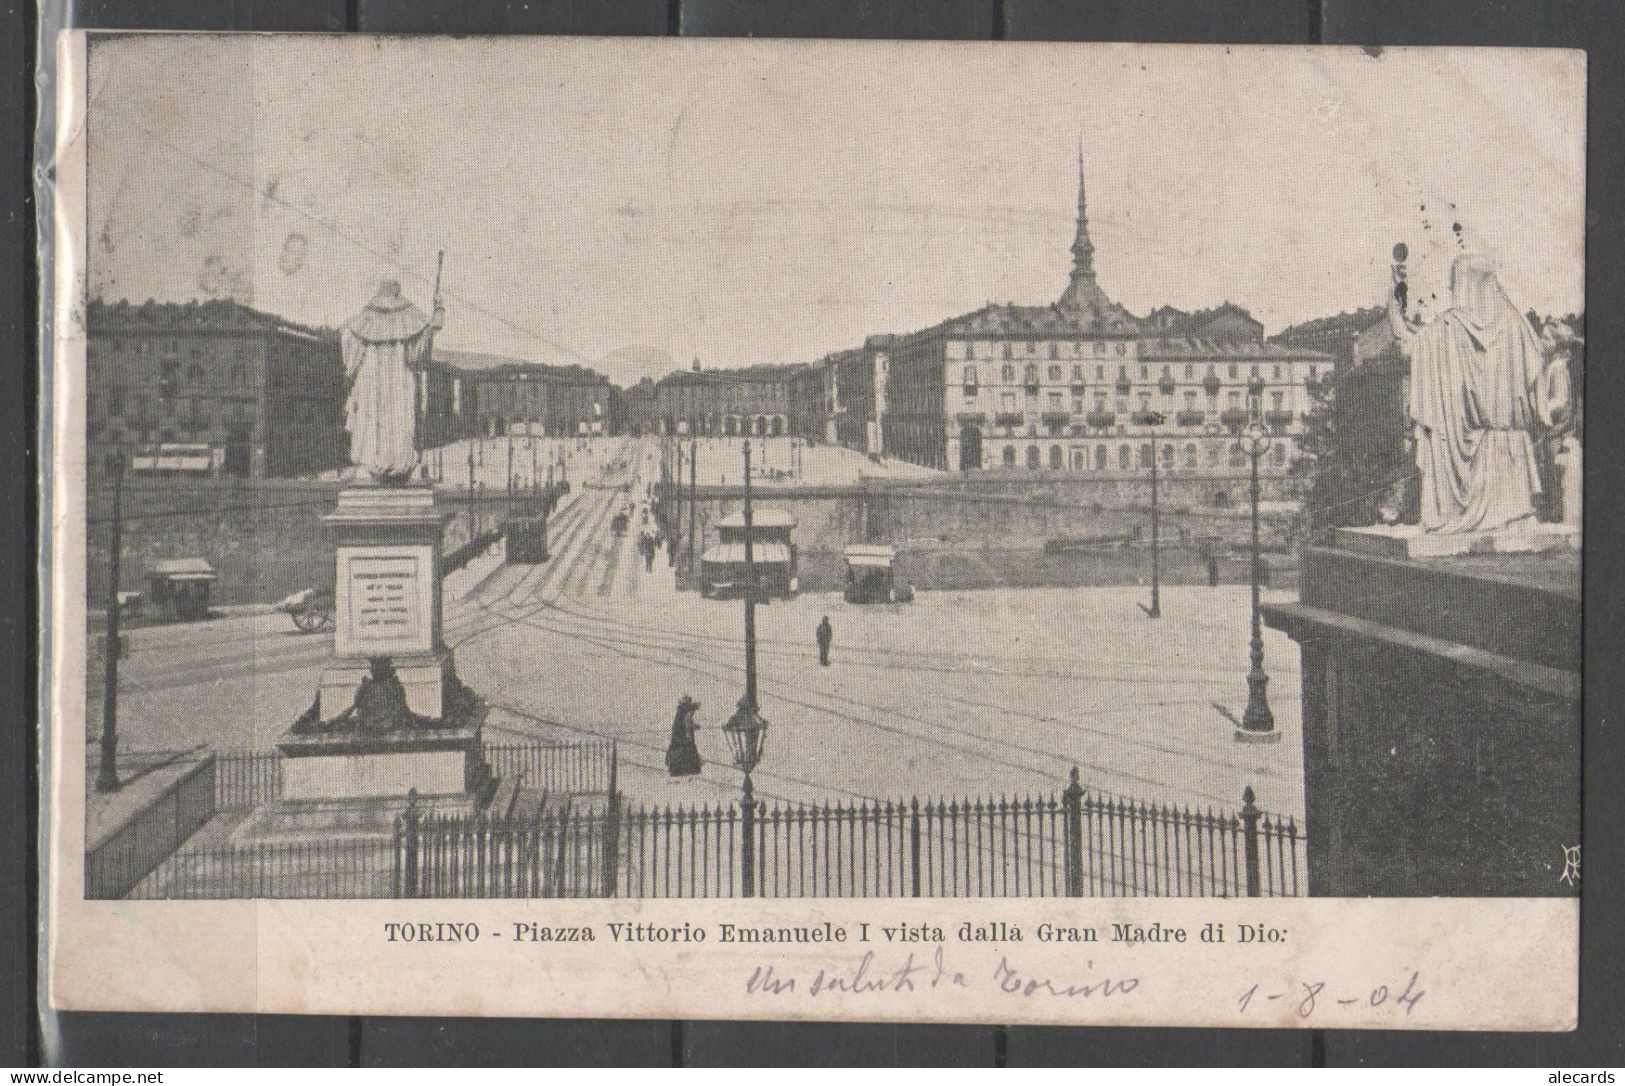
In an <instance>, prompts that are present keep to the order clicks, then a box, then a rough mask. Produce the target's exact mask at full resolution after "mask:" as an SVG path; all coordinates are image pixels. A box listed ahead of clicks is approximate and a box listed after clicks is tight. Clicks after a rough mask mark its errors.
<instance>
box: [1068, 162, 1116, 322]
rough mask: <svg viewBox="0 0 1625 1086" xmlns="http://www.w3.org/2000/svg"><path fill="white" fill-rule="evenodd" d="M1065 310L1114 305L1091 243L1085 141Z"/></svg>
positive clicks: (1079, 168) (1080, 165)
mask: <svg viewBox="0 0 1625 1086" xmlns="http://www.w3.org/2000/svg"><path fill="white" fill-rule="evenodd" d="M1057 304H1058V305H1059V306H1060V307H1061V308H1063V309H1072V310H1084V309H1094V310H1096V311H1099V310H1101V309H1104V308H1106V306H1108V305H1109V304H1110V303H1109V302H1108V301H1107V299H1106V296H1105V295H1104V294H1102V293H1101V290H1100V284H1098V283H1096V282H1095V244H1094V242H1092V241H1090V240H1089V211H1088V205H1087V201H1086V198H1085V195H1084V180H1083V141H1082V140H1081V139H1080V140H1079V141H1078V233H1077V236H1076V237H1075V238H1073V239H1072V277H1071V282H1069V283H1068V284H1067V287H1066V290H1065V291H1064V292H1063V293H1062V294H1061V300H1060V301H1059V302H1058V303H1057Z"/></svg>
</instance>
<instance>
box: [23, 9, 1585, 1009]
mask: <svg viewBox="0 0 1625 1086" xmlns="http://www.w3.org/2000/svg"><path fill="white" fill-rule="evenodd" d="M58 53H59V69H58V75H59V78H58V82H57V85H58V92H59V97H58V100H57V109H58V124H57V130H58V133H59V136H58V145H57V160H56V162H55V164H54V165H55V176H56V179H57V180H56V188H55V192H54V199H55V215H56V228H57V235H56V236H57V239H58V243H57V247H56V249H55V252H54V254H53V255H54V267H53V271H54V305H53V308H52V318H53V323H54V327H53V329H52V338H51V347H52V353H51V357H50V360H49V369H48V372H47V374H46V377H47V379H48V387H49V390H50V395H49V400H48V404H47V410H48V418H46V419H44V420H43V421H44V426H43V427H42V430H43V432H44V434H45V436H46V441H47V447H46V448H45V450H44V454H45V463H47V464H48V466H49V470H50V475H49V492H48V508H47V510H46V521H45V530H46V533H47V539H48V544H49V554H50V568H49V579H48V583H47V584H46V585H45V586H44V593H43V595H44V598H45V600H46V612H45V615H44V618H43V622H44V627H43V631H42V633H43V643H44V644H45V646H46V648H47V650H48V654H49V663H50V672H49V676H48V683H49V688H48V698H47V700H46V712H45V715H44V719H43V722H42V728H43V733H42V749H43V750H44V751H45V755H46V764H45V766H44V767H43V770H44V772H45V773H46V775H47V777H48V787H47V788H45V789H43V790H42V794H43V795H44V796H45V797H46V801H47V804H48V806H47V810H46V811H45V818H46V822H47V825H48V830H49V841H48V848H47V849H46V850H45V853H46V855H47V871H46V880H45V882H44V883H43V885H45V886H46V887H47V892H48V909H47V910H45V914H46V928H47V930H46V933H45V940H44V943H45V947H46V951H45V953H46V955H47V960H46V962H45V967H44V975H45V976H46V979H47V984H48V988H49V997H50V1000H51V1002H52V1005H53V1006H55V1007H58V1008H65V1009H104V1010H213V1011H265V1012H293V1013H298V1012H321V1013H373V1014H459V1015H481V1014H485V1015H557V1016H587V1017H592V1016H658V1017H695V1016H701V1017H712V1018H748V1017H753V1018H771V1019H807V1018H835V1019H872V1020H884V1021H941V1022H999V1023H1022V1022H1031V1023H1086V1022H1087V1023H1120V1024H1146V1025H1198V1024H1200V1025H1210V1026H1258V1027H1279V1026H1302V1027H1324V1028H1430V1029H1437V1028H1449V1029H1469V1028H1497V1029H1531V1030H1561V1029H1568V1028H1572V1027H1573V1025H1574V1022H1575V1015H1576V1013H1577V1012H1576V1006H1577V1000H1576V977H1577V972H1578V966H1577V961H1578V946H1579V936H1578V923H1577V920H1578V905H1579V894H1580V886H1581V874H1582V860H1581V857H1582V852H1581V850H1582V844H1583V838H1582V833H1581V826H1580V787H1579V786H1580V767H1581V763H1580V723H1581V717H1580V682H1579V673H1580V649H1581V645H1580V597H1579V584H1580V555H1581V546H1580V544H1581V527H1580V524H1581V509H1580V503H1581V494H1582V486H1581V446H1582V444H1583V427H1582V420H1583V417H1584V403H1583V399H1582V396H1581V392H1582V389H1583V380H1582V377H1583V369H1584V357H1585V323H1584V316H1585V299H1584V289H1583V285H1584V198H1585V192H1584V177H1585V117H1586V101H1585V58H1584V56H1583V54H1579V53H1575V52H1563V51H1549V50H1485V49H1449V50H1417V49H1397V50H1395V49H1388V50H1384V49H1376V48H1372V49H1343V48H1225V47H1218V46H1211V47H1210V46H1128V45H1015V44H957V43H955V44H950V43H912V44H908V43H857V42H839V43H838V42H782V41H779V42H761V41H692V40H609V39H470V38H464V39H456V40H452V39H434V38H369V37H364V36H279V35H221V34H129V33H98V32H94V31H91V32H72V33H69V34H66V35H64V36H63V37H62V38H61V40H60V42H59V45H58Z"/></svg>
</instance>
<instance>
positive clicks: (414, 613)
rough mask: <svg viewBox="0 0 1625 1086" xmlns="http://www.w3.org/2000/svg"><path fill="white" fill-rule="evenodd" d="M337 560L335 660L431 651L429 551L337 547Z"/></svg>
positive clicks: (401, 547) (425, 548)
mask: <svg viewBox="0 0 1625 1086" xmlns="http://www.w3.org/2000/svg"><path fill="white" fill-rule="evenodd" d="M337 557H338V592H337V594H336V595H337V598H336V599H335V601H334V603H335V618H336V619H337V623H336V628H335V630H334V634H333V649H334V652H335V653H336V654H337V655H338V656H340V657H369V656H380V655H398V654H403V653H428V652H433V651H434V649H435V645H434V637H433V624H432V623H431V621H430V618H429V616H430V610H431V608H432V607H433V606H434V602H433V600H432V598H431V594H432V593H433V592H434V588H435V586H434V576H433V569H432V566H431V563H432V562H433V555H432V553H431V552H430V549H429V548H427V547H422V546H369V547H345V546H340V547H339V549H338V555H337Z"/></svg>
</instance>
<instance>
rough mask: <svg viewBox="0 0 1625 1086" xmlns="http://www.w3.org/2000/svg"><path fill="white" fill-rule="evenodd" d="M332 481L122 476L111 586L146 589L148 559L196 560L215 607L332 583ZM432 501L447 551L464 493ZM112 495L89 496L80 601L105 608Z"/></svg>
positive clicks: (490, 509)
mask: <svg viewBox="0 0 1625 1086" xmlns="http://www.w3.org/2000/svg"><path fill="white" fill-rule="evenodd" d="M339 486H340V484H339V483H337V482H312V481H308V480H275V479H259V480H252V481H247V480H244V481H233V480H229V479H217V480H195V481H194V480H187V481H185V482H182V483H176V482H172V481H164V482H146V481H132V482H130V483H127V484H126V485H125V488H124V499H123V505H124V510H123V517H122V521H123V530H122V535H123V548H122V550H123V557H122V559H121V561H120V570H119V587H120V589H121V590H123V591H126V592H135V591H146V587H147V586H146V573H147V570H148V569H150V568H151V567H152V565H153V564H154V563H156V562H161V561H164V560H166V559H172V558H203V559H206V560H207V561H208V562H209V563H210V564H211V565H213V566H214V568H215V572H216V573H218V574H219V576H220V579H219V580H218V581H217V582H215V585H214V587H213V589H212V590H211V593H210V602H211V603H214V604H216V605H228V606H229V605H232V604H244V603H274V602H275V601H277V600H279V599H282V598H283V597H284V596H287V595H289V594H290V593H292V592H296V591H298V590H300V589H303V588H314V587H325V586H328V585H331V583H332V580H333V540H332V538H331V537H330V536H329V534H328V532H327V529H326V527H325V526H324V525H323V524H322V522H321V516H322V514H324V513H327V512H330V511H331V510H332V509H333V506H334V504H335V503H336V502H337V500H338V492H339ZM440 501H441V503H442V504H443V505H444V506H445V508H446V510H447V511H448V512H451V513H452V514H453V516H452V518H451V520H450V521H449V522H448V524H447V526H446V538H445V548H446V551H447V552H448V553H450V552H451V551H453V550H454V549H456V548H457V547H459V546H461V545H462V544H463V543H465V542H467V541H468V539H469V538H470V532H469V528H470V523H469V522H470V513H471V512H472V511H473V505H472V504H471V503H470V502H469V501H468V500H467V497H466V495H459V494H456V493H453V492H450V491H442V492H441V495H440ZM111 511H112V491H111V490H110V489H108V488H97V489H95V490H93V491H92V492H91V493H90V495H89V516H90V525H89V533H88V535H89V553H88V556H87V565H86V576H87V577H88V581H89V583H88V586H87V587H88V590H89V597H88V598H89V606H90V609H91V610H101V609H102V608H104V607H105V606H106V596H107V571H108V557H109V554H108V542H109V525H108V518H109V516H110V515H111ZM478 515H479V518H480V521H481V523H480V525H479V527H480V528H481V529H482V530H488V529H490V528H493V527H495V526H496V525H497V524H498V523H500V521H501V520H502V518H503V516H504V511H503V508H502V503H501V501H500V500H490V499H488V500H485V501H483V502H481V503H479V511H478Z"/></svg>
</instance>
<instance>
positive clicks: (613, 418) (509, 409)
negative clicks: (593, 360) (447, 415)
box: [435, 349, 621, 437]
mask: <svg viewBox="0 0 1625 1086" xmlns="http://www.w3.org/2000/svg"><path fill="white" fill-rule="evenodd" d="M435 359H436V360H437V361H438V362H440V363H442V364H443V365H444V366H446V367H447V369H448V371H449V372H450V374H451V375H452V377H453V380H454V383H455V391H456V396H455V399H456V401H457V409H458V414H459V415H460V416H461V418H462V419H463V420H464V422H463V425H462V433H464V434H466V435H467V436H478V435H483V436H485V437H500V436H502V435H504V434H508V433H515V434H534V435H536V436H538V437H541V436H546V437H573V436H585V435H590V434H611V433H617V432H619V428H620V420H619V414H620V412H619V405H620V395H621V394H620V391H619V390H618V389H616V388H615V386H614V385H612V384H611V383H610V381H609V378H607V377H605V376H604V375H603V374H601V373H598V372H597V371H595V370H590V369H587V368H586V367H584V366H557V365H548V364H543V363H536V362H524V361H520V360H519V359H514V358H507V357H504V356H502V355H492V354H484V353H480V352H475V351H444V350H438V349H437V350H436V351H435Z"/></svg>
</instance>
